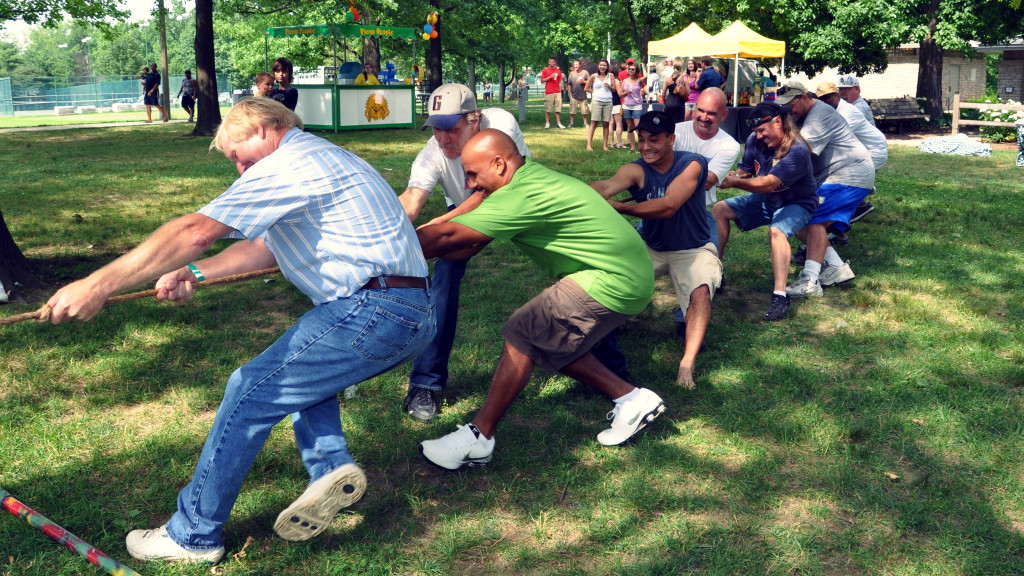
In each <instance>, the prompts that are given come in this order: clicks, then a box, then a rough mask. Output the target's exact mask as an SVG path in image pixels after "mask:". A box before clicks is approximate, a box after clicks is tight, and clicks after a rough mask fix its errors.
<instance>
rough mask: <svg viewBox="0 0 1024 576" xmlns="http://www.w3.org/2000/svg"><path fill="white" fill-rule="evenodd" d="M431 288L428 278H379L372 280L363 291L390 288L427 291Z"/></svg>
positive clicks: (364, 286)
mask: <svg viewBox="0 0 1024 576" xmlns="http://www.w3.org/2000/svg"><path fill="white" fill-rule="evenodd" d="M429 287H430V282H429V281H428V280H427V279H426V278H420V277H418V276H379V277H376V278H370V281H369V282H367V283H366V284H364V285H363V290H386V289H388V288H419V289H421V290H425V289H427V288H429Z"/></svg>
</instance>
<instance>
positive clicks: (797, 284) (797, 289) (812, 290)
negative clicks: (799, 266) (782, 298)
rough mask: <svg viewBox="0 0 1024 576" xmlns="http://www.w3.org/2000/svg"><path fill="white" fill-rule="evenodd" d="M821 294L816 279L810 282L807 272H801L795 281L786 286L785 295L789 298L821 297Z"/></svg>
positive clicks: (821, 291) (822, 292) (819, 285)
mask: <svg viewBox="0 0 1024 576" xmlns="http://www.w3.org/2000/svg"><path fill="white" fill-rule="evenodd" d="M822 294H824V291H823V290H822V289H821V283H820V282H818V280H817V279H814V280H811V275H810V273H809V272H807V270H801V271H800V275H799V276H797V278H796V280H794V281H793V283H792V284H790V285H789V286H786V295H787V296H789V297H790V298H811V297H821V295H822Z"/></svg>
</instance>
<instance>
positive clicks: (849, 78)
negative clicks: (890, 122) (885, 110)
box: [839, 74, 875, 126]
mask: <svg viewBox="0 0 1024 576" xmlns="http://www.w3.org/2000/svg"><path fill="white" fill-rule="evenodd" d="M839 96H840V97H841V98H842V99H843V100H846V101H847V102H849V103H850V104H853V105H854V106H856V107H857V110H860V113H861V114H863V115H864V119H865V120H867V121H868V124H871V125H872V126H874V125H875V115H874V114H873V113H872V112H871V105H870V104H868V101H867V100H865V99H863V98H861V97H860V80H858V79H857V77H856V76H854V75H853V74H847V75H846V76H841V77H840V78H839Z"/></svg>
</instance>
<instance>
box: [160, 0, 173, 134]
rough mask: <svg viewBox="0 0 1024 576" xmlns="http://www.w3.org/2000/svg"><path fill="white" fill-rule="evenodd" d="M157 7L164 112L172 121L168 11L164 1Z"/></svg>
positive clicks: (161, 0)
mask: <svg viewBox="0 0 1024 576" xmlns="http://www.w3.org/2000/svg"><path fill="white" fill-rule="evenodd" d="M157 6H158V7H159V10H160V68H161V69H162V70H163V75H162V77H161V80H162V83H163V86H161V89H162V90H163V93H164V95H163V98H162V102H163V105H164V112H165V113H166V114H167V119H168V120H170V119H171V89H170V86H171V79H170V74H169V73H168V71H167V23H166V20H167V11H166V10H164V0H158V1H157Z"/></svg>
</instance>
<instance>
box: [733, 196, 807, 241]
mask: <svg viewBox="0 0 1024 576" xmlns="http://www.w3.org/2000/svg"><path fill="white" fill-rule="evenodd" d="M725 204H726V205H727V206H729V208H732V211H733V212H734V213H735V214H736V225H737V226H739V229H740V230H742V231H744V232H747V231H749V230H753V229H754V228H760V227H761V226H768V225H771V226H772V227H773V228H778V229H779V231H780V232H782V233H783V234H785V235H786V238H789V237H791V236H793V235H794V234H796V233H797V231H799V230H800V229H801V228H803V227H804V226H806V225H807V222H808V221H809V220H810V219H811V212H810V211H808V210H807V209H806V208H804V207H803V206H798V205H796V204H787V205H785V206H783V207H782V208H779V209H778V210H776V211H774V212H770V208H768V205H767V204H765V203H764V196H763V195H762V194H744V195H742V196H734V197H732V198H726V199H725Z"/></svg>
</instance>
